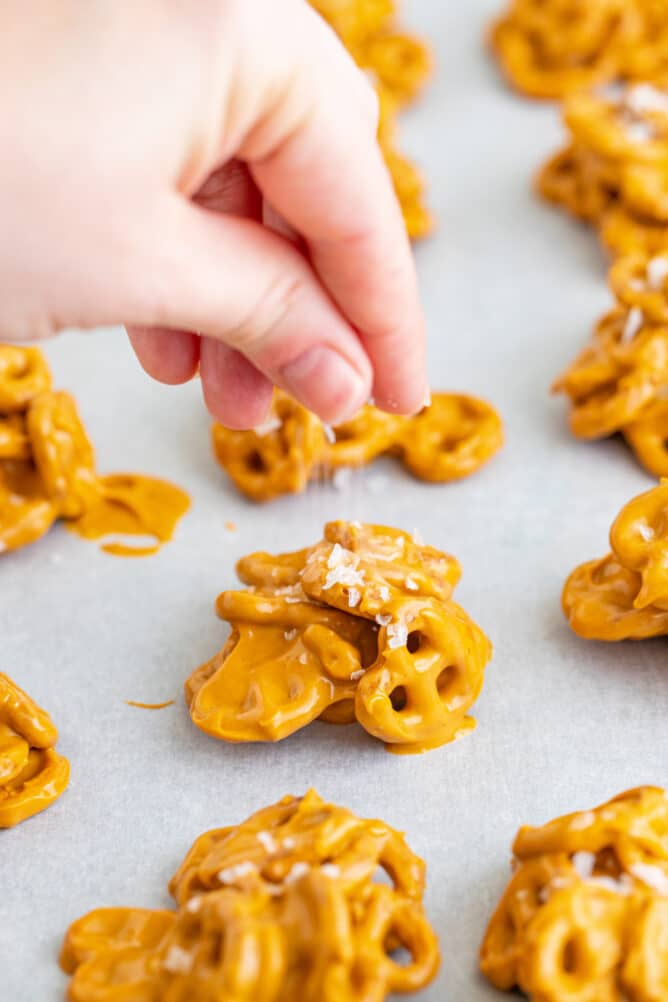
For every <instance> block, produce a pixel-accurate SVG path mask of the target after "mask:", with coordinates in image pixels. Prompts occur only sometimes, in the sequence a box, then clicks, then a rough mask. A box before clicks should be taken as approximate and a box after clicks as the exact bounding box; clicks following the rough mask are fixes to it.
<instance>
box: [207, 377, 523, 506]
mask: <svg viewBox="0 0 668 1002" xmlns="http://www.w3.org/2000/svg"><path fill="white" fill-rule="evenodd" d="M212 435H213V448H214V452H215V455H216V458H217V459H218V462H219V463H220V464H221V466H222V467H223V468H224V469H225V471H226V472H227V473H228V475H229V476H230V478H231V479H232V480H233V481H234V483H235V484H236V486H237V487H238V488H239V490H240V491H242V493H244V494H246V496H247V497H250V498H252V499H253V500H254V501H270V500H273V499H274V498H276V497H278V496H279V495H281V494H286V493H290V494H295V493H299V492H301V491H302V490H304V488H305V487H306V485H307V483H308V482H309V480H311V479H315V478H318V477H322V476H331V475H332V473H333V472H334V471H335V470H337V469H341V468H342V467H358V466H364V465H365V464H367V463H370V462H372V461H373V460H374V459H376V458H378V457H379V456H382V455H385V454H391V455H395V456H398V457H399V458H400V459H401V461H402V462H403V464H404V465H405V466H406V468H407V469H409V470H410V471H411V473H413V474H414V476H416V477H419V478H420V479H422V480H427V481H432V482H434V483H447V482H449V481H453V480H459V479H461V478H463V477H467V476H470V475H471V474H472V473H474V472H475V471H476V470H478V469H479V468H480V467H481V466H483V465H484V464H485V463H486V462H488V461H489V460H490V459H491V458H492V456H494V455H495V453H496V452H497V451H498V450H499V449H500V448H501V446H502V444H503V425H502V423H501V418H500V417H499V415H498V414H497V412H496V411H495V410H494V409H493V408H492V407H491V406H490V405H489V404H487V403H485V402H484V401H482V400H478V399H476V398H475V397H470V396H465V395H464V394H455V393H435V394H434V396H433V399H432V401H431V403H430V405H429V406H428V407H425V409H424V410H423V411H422V412H421V413H420V414H418V415H417V416H416V417H412V418H406V417H399V416H397V415H394V414H386V413H385V412H384V411H380V410H378V409H377V408H376V407H372V406H370V405H368V406H366V407H363V408H362V410H361V411H360V412H359V414H357V415H356V417H354V418H352V419H351V420H350V421H347V422H345V423H344V424H342V425H339V427H337V428H335V429H334V430H333V434H332V436H330V437H333V439H334V440H333V441H329V439H328V437H327V435H326V434H325V431H324V429H323V426H322V424H321V423H320V421H319V419H318V418H316V417H315V415H313V414H311V413H310V412H309V411H307V410H305V409H304V408H303V407H302V406H301V405H300V404H298V403H297V402H296V401H294V400H292V399H291V398H290V397H288V396H287V395H286V394H285V393H282V392H281V391H280V390H277V391H276V392H275V394H274V402H273V407H272V413H271V416H270V418H269V420H268V421H267V422H266V424H265V425H264V426H262V427H261V428H256V429H255V430H252V431H230V430H229V429H228V428H224V427H223V426H222V425H218V424H215V425H214V426H213V431H212Z"/></svg>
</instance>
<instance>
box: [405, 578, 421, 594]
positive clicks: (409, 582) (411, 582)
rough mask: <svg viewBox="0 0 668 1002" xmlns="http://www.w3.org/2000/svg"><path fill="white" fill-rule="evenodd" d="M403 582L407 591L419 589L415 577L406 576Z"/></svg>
mask: <svg viewBox="0 0 668 1002" xmlns="http://www.w3.org/2000/svg"><path fill="white" fill-rule="evenodd" d="M404 584H405V585H406V587H407V588H408V590H409V591H419V589H420V586H419V584H418V583H417V581H416V580H415V578H412V577H410V576H409V577H407V578H406V580H405V581H404Z"/></svg>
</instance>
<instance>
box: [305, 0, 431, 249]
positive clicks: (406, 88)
mask: <svg viewBox="0 0 668 1002" xmlns="http://www.w3.org/2000/svg"><path fill="white" fill-rule="evenodd" d="M310 3H311V6H312V7H314V8H315V9H316V10H317V11H318V13H319V14H321V15H322V17H324V18H325V20H327V21H328V22H329V23H330V25H331V26H332V28H333V29H334V30H335V31H336V33H337V34H338V35H339V37H340V38H341V40H342V42H343V43H344V45H345V46H346V47H347V48H348V49H349V51H350V53H351V55H352V56H353V58H354V59H355V61H356V62H357V64H358V66H360V67H361V68H362V69H363V70H364V71H365V72H366V73H367V74H368V76H369V77H370V79H371V80H372V82H373V84H374V86H375V88H376V92H377V94H378V98H379V102H380V122H379V129H378V141H379V143H380V147H381V150H382V152H383V155H384V157H385V161H386V163H387V166H388V169H389V171H390V175H391V177H392V181H393V182H394V187H395V190H396V193H397V197H398V199H399V202H400V204H401V208H402V211H403V214H404V219H405V221H406V229H407V230H408V235H409V236H410V237H411V238H412V239H413V240H419V239H420V238H422V237H425V236H427V235H428V234H429V233H430V232H431V230H432V229H433V220H432V217H431V214H430V212H429V210H428V209H427V207H426V205H425V201H424V187H425V186H424V181H423V180H422V176H421V174H420V172H419V171H418V170H417V168H416V167H415V166H414V165H413V164H412V163H410V161H408V160H406V159H405V157H403V156H401V155H400V154H399V153H398V152H397V149H396V141H397V128H396V122H397V117H398V115H399V112H400V111H401V110H402V108H404V107H405V106H406V105H407V104H410V103H411V102H412V101H413V100H414V99H415V98H416V97H417V96H418V94H419V93H420V92H421V91H422V89H423V88H424V86H425V84H426V82H427V80H428V79H429V77H430V75H431V55H430V52H429V49H428V48H427V46H426V45H425V44H424V42H422V41H420V40H419V39H417V38H415V37H413V36H411V35H407V34H406V33H404V32H403V31H400V30H399V29H398V27H397V25H396V23H395V15H396V8H397V4H396V2H395V0H310Z"/></svg>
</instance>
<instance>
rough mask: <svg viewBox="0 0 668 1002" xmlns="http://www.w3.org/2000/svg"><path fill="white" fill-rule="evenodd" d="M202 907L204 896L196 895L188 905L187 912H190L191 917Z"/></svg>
mask: <svg viewBox="0 0 668 1002" xmlns="http://www.w3.org/2000/svg"><path fill="white" fill-rule="evenodd" d="M201 907H202V896H201V894H198V895H196V896H195V897H194V898H191V899H190V901H188V903H187V904H186V911H187V912H190V914H191V915H195V914H196V913H197V912H198V911H199V910H200V909H201Z"/></svg>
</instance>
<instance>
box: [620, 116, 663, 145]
mask: <svg viewBox="0 0 668 1002" xmlns="http://www.w3.org/2000/svg"><path fill="white" fill-rule="evenodd" d="M625 132H626V138H627V139H628V140H629V142H631V143H637V144H638V146H641V145H643V144H644V143H651V141H652V140H653V139H655V138H656V130H655V129H654V126H652V125H650V124H649V122H629V124H628V125H627V126H626V129H625Z"/></svg>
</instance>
